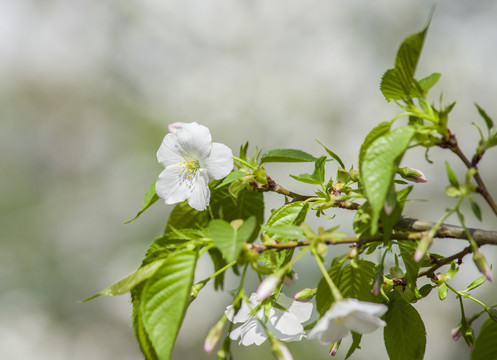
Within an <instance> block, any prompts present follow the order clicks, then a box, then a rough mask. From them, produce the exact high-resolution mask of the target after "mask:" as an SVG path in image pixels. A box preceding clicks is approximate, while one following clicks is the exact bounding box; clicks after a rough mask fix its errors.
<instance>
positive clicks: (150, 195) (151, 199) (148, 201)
mask: <svg viewBox="0 0 497 360" xmlns="http://www.w3.org/2000/svg"><path fill="white" fill-rule="evenodd" d="M155 181H156V180H154V182H153V184H152V185H150V187H149V188H148V190H147V192H146V193H145V200H144V201H143V205H142V207H141V209H140V211H138V213H137V214H136V216H135V217H134V218H133V219H131V220H128V221H126V222H125V224H129V223H130V222H132V221H133V220H135V219H137V218H138V216H140V215H141V214H142V213H143V212H144V211H145V210H147V209H148V208H149V207H150V206H152V205H153V204H154V203H155V202H156V201H157V200H159V196H157V194H156V193H155Z"/></svg>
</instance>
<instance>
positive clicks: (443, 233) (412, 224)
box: [251, 137, 497, 251]
mask: <svg viewBox="0 0 497 360" xmlns="http://www.w3.org/2000/svg"><path fill="white" fill-rule="evenodd" d="M454 141H455V137H454ZM267 180H268V183H267V184H261V183H259V182H257V181H253V182H251V185H252V187H253V188H254V190H256V191H260V192H267V191H272V192H276V193H278V194H281V195H285V196H288V197H291V198H292V199H293V201H304V200H308V199H311V198H313V196H307V195H300V194H297V193H294V192H292V191H290V190H287V189H285V188H284V187H282V186H281V185H278V184H276V183H275V182H274V180H272V179H271V178H270V177H269V176H268V177H267ZM332 206H333V207H339V208H341V209H347V210H358V209H359V208H360V207H361V206H362V205H361V204H359V203H355V202H352V201H346V200H345V201H340V200H337V201H335V202H333V205H332ZM433 226H435V223H434V222H431V221H424V220H419V219H413V218H409V217H402V218H401V219H400V220H399V222H398V223H397V225H395V226H394V229H395V230H397V231H404V232H412V231H416V232H423V231H429V230H430V229H431V228H432V227H433ZM468 231H469V233H470V234H471V236H472V237H473V239H474V240H475V242H476V243H477V244H478V246H482V245H485V244H491V245H497V231H488V230H481V229H473V228H468ZM400 235H401V234H393V235H392V237H391V238H392V239H397V240H419V236H417V235H412V236H411V238H409V239H407V238H406V239H400V238H399V236H400ZM435 237H436V238H453V239H462V240H468V236H467V234H466V231H465V229H464V227H462V226H456V225H448V224H442V225H441V226H440V228H439V229H438V231H437V233H436V235H435ZM346 239H348V240H346ZM353 239H356V240H353ZM382 240H383V236H373V237H363V238H361V239H360V243H359V246H361V245H363V244H366V243H369V242H374V241H382ZM334 241H336V240H334ZM356 242H359V239H358V238H344V239H341V240H340V242H333V241H332V242H330V243H326V244H327V245H335V244H338V243H340V244H346V243H356ZM296 243H299V244H298V245H297V244H296ZM308 245H309V244H304V242H287V243H280V244H277V245H275V246H274V247H272V248H271V249H276V250H278V249H280V250H283V249H285V248H294V247H299V246H308ZM262 251H265V250H262Z"/></svg>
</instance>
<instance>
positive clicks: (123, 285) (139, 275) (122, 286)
mask: <svg viewBox="0 0 497 360" xmlns="http://www.w3.org/2000/svg"><path fill="white" fill-rule="evenodd" d="M165 261H166V259H159V260H156V261H153V262H151V263H148V264H146V265H143V266H141V267H140V268H139V269H138V270H136V271H135V272H133V273H132V274H129V275H128V276H126V277H125V278H123V279H121V280H119V281H118V282H117V283H115V284H114V285H111V286H109V287H108V288H107V289H105V290H102V291H101V292H99V293H98V294H95V295H93V296H91V297H89V298H87V299H85V300H83V302H87V301H89V300H92V299H94V298H96V297H98V296H101V295H110V296H117V295H123V294H126V293H127V292H128V291H130V290H131V289H133V288H134V287H135V286H136V285H138V284H139V283H141V282H142V281H144V280H146V279H148V278H149V277H151V276H152V275H154V274H155V272H156V271H157V269H159V268H160V267H161V266H162V265H163V264H164V262H165Z"/></svg>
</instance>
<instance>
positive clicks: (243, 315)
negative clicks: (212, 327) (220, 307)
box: [224, 301, 253, 324]
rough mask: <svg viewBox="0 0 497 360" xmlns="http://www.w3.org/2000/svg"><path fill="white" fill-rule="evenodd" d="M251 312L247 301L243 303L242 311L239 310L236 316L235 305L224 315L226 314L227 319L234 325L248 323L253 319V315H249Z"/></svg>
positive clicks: (227, 308)
mask: <svg viewBox="0 0 497 360" xmlns="http://www.w3.org/2000/svg"><path fill="white" fill-rule="evenodd" d="M250 311H251V307H249V305H247V303H246V302H245V301H242V305H241V306H240V309H238V312H237V313H236V315H235V310H234V308H233V305H228V306H227V307H226V311H225V312H224V313H225V314H226V317H227V318H228V320H229V321H231V322H232V323H234V324H237V323H241V322H246V321H248V320H249V319H251V318H253V316H252V315H249V313H250Z"/></svg>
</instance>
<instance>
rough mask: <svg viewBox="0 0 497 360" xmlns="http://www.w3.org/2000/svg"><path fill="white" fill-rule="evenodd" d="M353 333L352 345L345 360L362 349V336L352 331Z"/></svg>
mask: <svg viewBox="0 0 497 360" xmlns="http://www.w3.org/2000/svg"><path fill="white" fill-rule="evenodd" d="M351 333H352V344H350V348H349V351H347V355H346V356H345V360H347V359H348V358H349V357H351V356H352V354H353V353H354V351H356V350H357V349H360V348H361V347H360V346H359V345H360V344H361V339H362V334H359V333H356V332H355V331H351Z"/></svg>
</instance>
